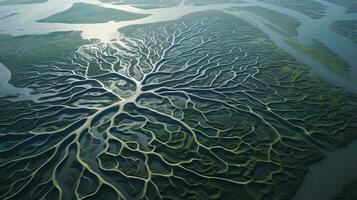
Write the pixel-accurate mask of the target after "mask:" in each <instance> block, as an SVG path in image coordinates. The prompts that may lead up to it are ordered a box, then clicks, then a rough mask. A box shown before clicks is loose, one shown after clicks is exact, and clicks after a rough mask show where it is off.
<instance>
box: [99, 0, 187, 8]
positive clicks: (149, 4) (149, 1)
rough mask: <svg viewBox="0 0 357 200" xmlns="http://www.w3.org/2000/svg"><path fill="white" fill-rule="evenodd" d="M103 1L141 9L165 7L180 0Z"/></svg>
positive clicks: (177, 3)
mask: <svg viewBox="0 0 357 200" xmlns="http://www.w3.org/2000/svg"><path fill="white" fill-rule="evenodd" d="M100 1H101V2H103V3H115V4H124V5H131V6H134V7H137V8H141V9H155V8H167V7H173V6H177V5H179V4H180V3H181V0H100Z"/></svg>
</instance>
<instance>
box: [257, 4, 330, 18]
mask: <svg viewBox="0 0 357 200" xmlns="http://www.w3.org/2000/svg"><path fill="white" fill-rule="evenodd" d="M260 1H263V2H266V3H271V4H274V5H277V6H282V7H286V8H289V9H292V10H295V11H297V12H301V13H303V14H305V15H307V16H309V17H311V18H314V19H318V18H321V17H323V16H324V15H325V12H326V6H324V5H323V4H321V3H319V2H316V1H312V0H304V1H297V0H260Z"/></svg>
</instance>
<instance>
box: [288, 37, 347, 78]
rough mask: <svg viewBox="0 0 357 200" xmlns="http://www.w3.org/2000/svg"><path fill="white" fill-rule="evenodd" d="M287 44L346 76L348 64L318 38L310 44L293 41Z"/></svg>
mask: <svg viewBox="0 0 357 200" xmlns="http://www.w3.org/2000/svg"><path fill="white" fill-rule="evenodd" d="M288 44H289V45H290V46H292V47H294V48H295V49H297V50H299V51H301V52H302V53H304V54H306V55H308V56H310V57H311V58H314V59H316V60H318V61H319V62H320V63H321V64H323V65H324V66H326V67H328V68H329V69H330V70H332V71H334V72H336V73H337V74H339V75H340V76H343V77H348V73H349V69H350V66H349V64H348V63H347V62H346V61H345V60H343V59H342V58H341V57H339V56H338V55H337V54H335V53H334V52H332V51H331V50H330V49H329V48H328V47H327V46H325V45H324V44H322V43H320V42H319V41H318V40H313V42H312V44H310V45H301V44H298V43H296V42H293V41H288Z"/></svg>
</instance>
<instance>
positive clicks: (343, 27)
mask: <svg viewBox="0 0 357 200" xmlns="http://www.w3.org/2000/svg"><path fill="white" fill-rule="evenodd" d="M330 29H331V30H332V31H334V32H336V33H338V34H341V35H343V36H345V37H347V38H349V39H351V40H352V41H353V42H355V43H357V31H356V30H357V20H341V21H336V22H333V23H332V24H330Z"/></svg>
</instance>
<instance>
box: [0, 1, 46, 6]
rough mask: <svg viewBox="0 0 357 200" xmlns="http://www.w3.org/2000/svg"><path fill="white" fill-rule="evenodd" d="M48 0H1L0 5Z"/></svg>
mask: <svg viewBox="0 0 357 200" xmlns="http://www.w3.org/2000/svg"><path fill="white" fill-rule="evenodd" d="M47 1H48V0H1V1H0V5H14V4H31V3H45V2H47Z"/></svg>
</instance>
